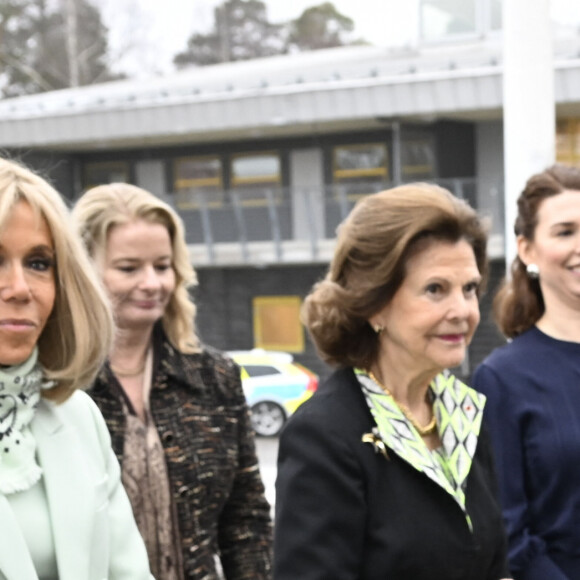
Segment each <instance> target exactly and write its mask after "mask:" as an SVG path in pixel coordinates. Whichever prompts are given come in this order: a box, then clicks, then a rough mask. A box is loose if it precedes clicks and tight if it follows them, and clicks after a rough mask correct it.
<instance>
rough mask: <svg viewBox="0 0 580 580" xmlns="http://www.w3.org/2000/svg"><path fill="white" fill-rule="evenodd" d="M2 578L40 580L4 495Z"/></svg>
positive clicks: (0, 501) (0, 504) (0, 509)
mask: <svg viewBox="0 0 580 580" xmlns="http://www.w3.org/2000/svg"><path fill="white" fill-rule="evenodd" d="M0 522H1V523H0V530H1V532H0V578H1V577H5V578H6V579H7V580H38V576H37V574H36V571H35V569H34V564H33V563H32V558H31V557H30V552H29V551H28V546H27V545H26V542H25V541H24V536H23V535H22V533H21V532H20V528H19V526H18V522H17V521H16V518H15V517H14V513H13V512H12V508H11V507H10V504H9V503H8V500H7V499H6V496H5V495H4V494H0Z"/></svg>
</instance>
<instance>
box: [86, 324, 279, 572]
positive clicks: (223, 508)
mask: <svg viewBox="0 0 580 580" xmlns="http://www.w3.org/2000/svg"><path fill="white" fill-rule="evenodd" d="M153 352H154V356H153V360H154V362H153V365H154V368H153V383H152V388H151V394H150V409H151V413H152V416H153V418H154V421H155V425H156V427H157V430H158V432H159V437H160V440H161V443H162V445H163V449H164V451H165V459H166V463H167V471H168V477H169V481H170V488H171V489H170V493H171V498H172V501H173V504H174V509H175V510H176V513H177V521H178V526H179V534H180V538H181V548H182V554H183V565H184V577H185V578H186V579H187V580H214V579H215V580H217V579H218V577H219V576H218V574H219V572H218V570H217V567H216V562H215V560H216V555H217V556H219V558H220V560H221V565H222V567H223V571H224V574H225V577H226V579H227V580H266V579H269V578H270V577H271V559H272V554H271V551H272V524H271V519H270V506H269V505H268V502H267V500H266V498H265V495H264V485H263V483H262V480H261V477H260V472H259V468H258V462H257V458H256V452H255V443H254V433H253V430H252V428H251V424H250V415H249V410H248V407H247V404H246V401H245V397H244V393H243V391H242V386H241V380H240V373H239V369H238V367H237V365H236V364H235V363H234V362H233V361H232V360H231V359H230V358H228V357H227V356H225V355H223V354H222V353H220V352H219V351H217V350H215V349H212V348H210V347H204V348H202V351H201V352H200V353H196V354H183V353H181V352H179V351H177V350H176V349H174V348H173V347H172V345H171V344H170V343H169V341H168V340H167V337H166V336H165V334H164V332H163V330H162V329H161V326H160V325H157V326H156V328H155V331H154V340H153ZM88 393H89V395H90V396H91V397H92V398H93V399H94V400H95V402H96V403H97V405H98V406H99V408H100V409H101V411H102V413H103V415H104V417H105V420H106V422H107V426H108V428H109V431H110V433H111V439H112V444H113V449H114V451H115V453H116V455H117V457H118V458H119V461H120V463H121V465H122V464H123V447H124V436H125V424H126V420H125V416H124V414H123V410H122V401H123V397H124V396H125V395H124V392H123V391H122V388H121V386H120V385H119V383H118V382H117V380H116V378H115V377H114V375H113V373H112V371H111V369H110V368H109V366H108V365H106V366H105V367H104V368H103V369H102V370H101V373H100V374H99V376H98V377H97V379H96V381H95V383H94V384H93V386H92V387H91V389H89V391H88ZM127 401H128V399H127Z"/></svg>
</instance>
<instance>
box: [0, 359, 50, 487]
mask: <svg viewBox="0 0 580 580" xmlns="http://www.w3.org/2000/svg"><path fill="white" fill-rule="evenodd" d="M42 383H43V375H42V368H41V367H40V365H39V364H38V350H37V349H35V350H34V352H33V353H32V355H31V356H30V358H28V360H26V361H25V362H23V363H21V364H19V365H15V366H11V367H4V368H0V492H1V493H5V494H8V493H15V492H18V491H24V490H26V489H29V488H30V487H32V486H33V485H34V484H35V483H36V482H37V481H38V480H39V479H40V477H41V475H42V469H41V467H40V466H39V465H38V463H37V462H36V440H35V439H34V436H33V435H32V433H31V431H30V422H31V421H32V418H33V416H34V410H35V408H36V406H37V405H38V401H39V400H40V391H41V388H42V386H43V384H42ZM46 386H48V385H46Z"/></svg>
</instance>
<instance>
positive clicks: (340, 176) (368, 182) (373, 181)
mask: <svg viewBox="0 0 580 580" xmlns="http://www.w3.org/2000/svg"><path fill="white" fill-rule="evenodd" d="M387 161H388V156H387V147H386V145H385V144H384V143H364V144H357V145H340V146H338V147H335V148H334V149H333V180H334V183H336V184H339V185H340V189H342V190H343V191H346V194H347V197H348V199H349V200H351V201H355V200H356V199H358V198H359V197H362V196H363V195H367V194H369V193H374V192H376V191H380V190H381V189H383V188H384V186H385V182H386V181H387V180H388V178H389V171H388V168H387Z"/></svg>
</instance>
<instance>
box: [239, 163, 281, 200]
mask: <svg viewBox="0 0 580 580" xmlns="http://www.w3.org/2000/svg"><path fill="white" fill-rule="evenodd" d="M281 184H282V169H281V163H280V156H279V155H278V154H277V153H267V152H266V153H252V154H240V155H235V156H234V157H233V158H232V161H231V185H232V188H234V190H235V191H234V192H233V194H234V195H237V196H238V198H239V200H240V202H241V203H243V204H244V205H266V204H267V203H268V198H269V196H272V199H273V200H275V201H281V196H282V189H281Z"/></svg>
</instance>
